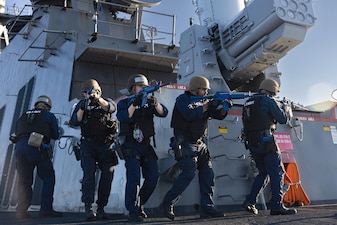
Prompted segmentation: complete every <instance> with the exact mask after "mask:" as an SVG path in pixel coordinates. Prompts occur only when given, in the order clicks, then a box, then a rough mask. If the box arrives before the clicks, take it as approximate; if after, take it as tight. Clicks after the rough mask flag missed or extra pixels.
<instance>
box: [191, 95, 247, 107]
mask: <svg viewBox="0 0 337 225" xmlns="http://www.w3.org/2000/svg"><path fill="white" fill-rule="evenodd" d="M250 96H252V94H251V93H250V92H248V93H226V92H216V93H215V94H214V95H207V96H192V97H191V99H192V100H196V101H194V102H192V103H191V104H189V107H190V108H195V107H196V106H197V105H198V103H199V102H200V101H203V100H207V102H209V101H212V100H218V101H221V102H222V105H223V109H224V110H225V111H228V110H229V104H228V102H227V101H226V100H230V99H244V98H247V97H250Z"/></svg>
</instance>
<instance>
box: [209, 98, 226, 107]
mask: <svg viewBox="0 0 337 225" xmlns="http://www.w3.org/2000/svg"><path fill="white" fill-rule="evenodd" d="M222 103H223V101H222V100H215V99H213V100H212V101H210V102H208V108H218V106H219V105H221V104H222Z"/></svg>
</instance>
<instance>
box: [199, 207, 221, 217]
mask: <svg viewBox="0 0 337 225" xmlns="http://www.w3.org/2000/svg"><path fill="white" fill-rule="evenodd" d="M224 216H225V214H224V213H223V212H221V211H217V210H216V209H215V208H209V209H207V210H204V211H202V212H200V219H209V218H216V217H224Z"/></svg>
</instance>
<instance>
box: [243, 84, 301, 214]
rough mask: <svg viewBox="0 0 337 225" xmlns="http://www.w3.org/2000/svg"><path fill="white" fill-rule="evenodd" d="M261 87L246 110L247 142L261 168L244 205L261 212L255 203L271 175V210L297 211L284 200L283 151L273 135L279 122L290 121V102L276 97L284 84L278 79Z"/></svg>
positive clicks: (281, 211)
mask: <svg viewBox="0 0 337 225" xmlns="http://www.w3.org/2000/svg"><path fill="white" fill-rule="evenodd" d="M259 89H260V92H259V93H257V94H255V95H253V96H252V97H251V98H249V99H248V100H247V101H246V103H245V104H244V107H243V112H242V122H243V134H244V137H245V139H246V141H245V145H246V148H247V149H249V150H250V153H251V155H252V157H253V159H254V161H255V163H256V167H257V169H258V171H259V174H258V175H257V176H256V178H255V180H254V182H253V185H252V188H251V191H250V194H249V195H247V196H246V200H245V201H244V203H243V207H244V208H245V209H246V210H247V211H248V212H250V213H253V214H258V209H257V208H256V206H255V205H256V201H257V197H258V195H259V194H260V193H261V191H262V190H263V188H264V187H265V183H266V181H267V179H268V177H267V176H269V178H270V185H271V194H272V197H271V200H270V204H269V207H270V210H271V211H270V214H271V215H280V214H281V215H289V214H296V213H297V211H296V209H289V208H286V207H284V205H283V203H282V199H283V193H282V186H283V177H284V170H283V167H282V162H281V153H280V150H279V148H278V146H277V143H276V141H275V138H274V135H273V133H274V131H275V130H276V124H277V123H280V124H286V123H287V122H288V120H289V119H290V118H289V113H288V110H289V109H288V107H289V106H287V105H284V104H282V103H280V102H279V101H276V99H275V97H276V95H277V93H278V92H279V90H280V86H279V84H278V82H276V81H275V80H272V79H265V80H263V81H262V82H261V84H260V87H259Z"/></svg>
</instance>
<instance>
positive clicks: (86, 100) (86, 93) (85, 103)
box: [84, 86, 94, 110]
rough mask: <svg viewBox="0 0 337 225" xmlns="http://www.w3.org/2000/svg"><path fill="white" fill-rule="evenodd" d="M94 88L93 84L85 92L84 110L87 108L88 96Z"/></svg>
mask: <svg viewBox="0 0 337 225" xmlns="http://www.w3.org/2000/svg"><path fill="white" fill-rule="evenodd" d="M93 89H94V86H90V88H89V89H88V90H87V91H86V92H85V99H84V110H87V109H88V104H89V96H90V94H91V92H92V90H93Z"/></svg>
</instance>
